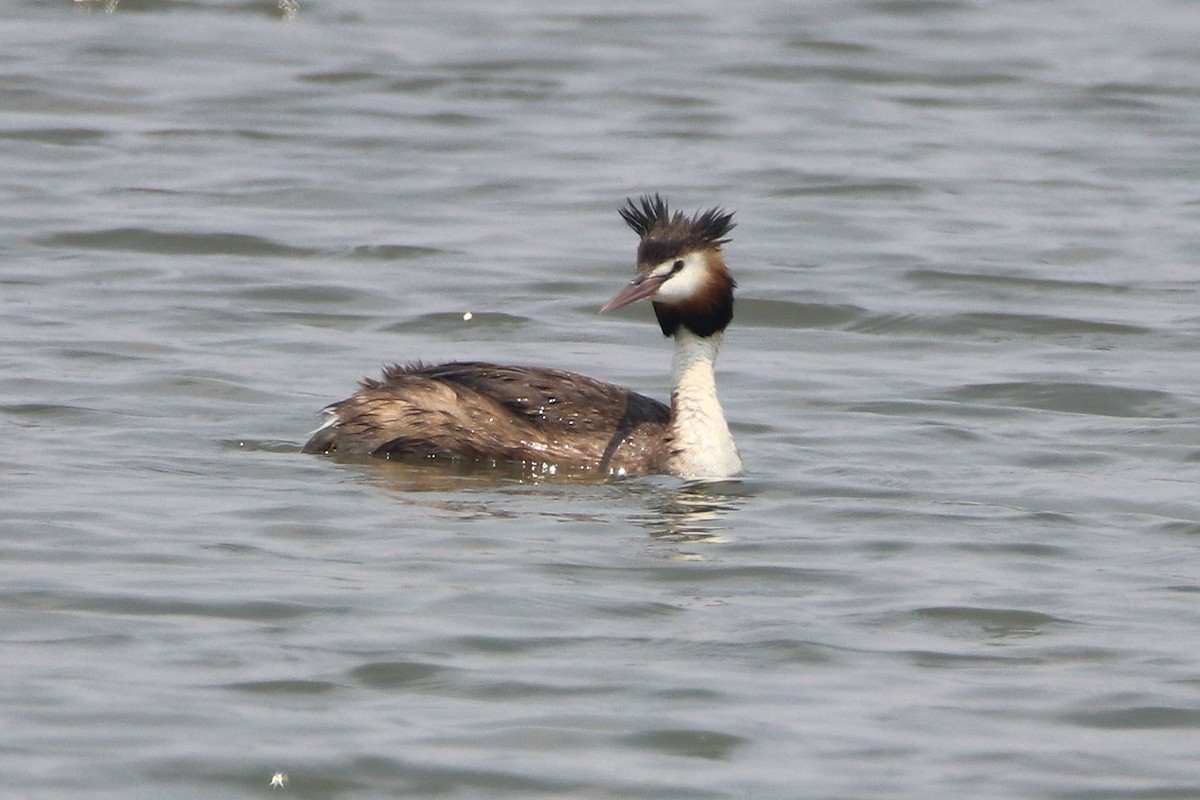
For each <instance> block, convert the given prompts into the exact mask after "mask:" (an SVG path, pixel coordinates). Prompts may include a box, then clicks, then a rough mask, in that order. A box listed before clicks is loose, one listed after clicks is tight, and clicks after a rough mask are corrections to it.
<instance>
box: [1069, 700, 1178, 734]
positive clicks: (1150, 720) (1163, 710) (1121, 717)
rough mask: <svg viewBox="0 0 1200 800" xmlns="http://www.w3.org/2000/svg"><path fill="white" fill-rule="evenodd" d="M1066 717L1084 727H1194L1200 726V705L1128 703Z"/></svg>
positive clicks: (1152, 728)
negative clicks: (1180, 706)
mask: <svg viewBox="0 0 1200 800" xmlns="http://www.w3.org/2000/svg"><path fill="white" fill-rule="evenodd" d="M1064 719H1066V720H1067V721H1068V722H1072V723H1074V724H1075V725H1079V726H1081V727H1084V728H1100V729H1103V730H1175V729H1183V730H1195V729H1197V728H1200V708H1176V707H1174V706H1129V707H1127V708H1114V709H1107V710H1104V711H1083V712H1076V713H1072V714H1066V715H1064Z"/></svg>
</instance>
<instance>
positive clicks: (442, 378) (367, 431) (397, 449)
mask: <svg viewBox="0 0 1200 800" xmlns="http://www.w3.org/2000/svg"><path fill="white" fill-rule="evenodd" d="M621 216H622V217H623V218H624V219H625V221H626V222H627V223H628V224H629V226H630V227H631V228H633V230H634V231H635V232H637V233H638V234H639V235H640V236H641V241H640V243H639V246H638V270H637V274H636V276H635V277H634V279H633V280H632V281H630V282H629V283H628V284H627V285H626V286H625V287H624V289H622V290H621V291H620V292H619V293H618V294H617V295H616V296H615V297H613V298H612V300H610V301H609V302H608V303H607V304H605V306H604V307H603V308H602V309H601V311H602V312H603V311H611V310H614V309H617V308H620V307H622V306H625V305H628V304H630V303H633V302H635V301H637V300H640V299H650V300H651V301H652V302H653V304H654V310H655V313H656V316H657V317H658V321H659V325H660V327H661V329H662V332H663V334H664V335H666V336H670V337H673V338H674V340H675V358H674V365H673V375H674V388H673V391H672V396H671V405H670V406H667V405H665V404H663V403H661V402H659V401H657V400H653V399H651V398H649V397H645V396H644V395H641V394H638V393H636V392H633V391H630V390H629V389H626V388H624V387H621V386H616V385H613V384H610V383H605V382H603V381H598V380H595V379H593V378H589V377H586V376H584V375H579V374H576V373H573V372H566V371H562V370H554V369H545V368H541V367H513V366H502V365H498V364H488V363H482V362H453V363H448V364H438V365H424V364H420V363H415V364H411V365H408V366H392V367H388V368H387V369H385V370H384V372H383V375H382V376H381V377H380V378H378V379H375V378H367V379H364V380H363V381H362V382H361V383H360V386H359V390H358V391H357V392H356V393H355V394H353V395H352V396H350V397H348V398H346V399H345V400H342V401H340V402H337V403H334V404H332V405H330V406H328V407H327V408H326V409H325V411H326V413H327V414H328V415H329V419H328V420H327V422H326V423H325V425H323V426H322V427H321V428H319V429H318V430H317V431H315V432H314V433H313V435H312V437H311V438H310V439H309V440H308V443H307V444H305V446H304V451H305V452H309V453H334V452H336V453H341V454H348V455H371V456H377V457H383V458H400V457H407V458H421V457H449V458H457V459H464V460H471V461H484V462H488V461H490V462H510V463H517V464H525V465H527V466H529V467H531V468H533V469H535V470H537V471H538V472H541V473H543V474H545V473H551V474H553V473H556V472H558V471H560V470H563V471H566V470H585V471H589V472H595V473H597V474H599V475H603V476H609V475H642V474H652V473H667V474H673V475H679V476H681V477H687V478H720V477H727V476H729V475H734V474H736V473H738V472H740V471H741V469H742V461H741V457H740V455H739V454H738V450H737V445H736V444H735V443H734V440H733V436H732V435H731V434H730V432H729V427H728V425H727V423H726V421H725V415H724V412H723V410H722V408H721V404H720V401H719V400H718V398H717V392H716V380H715V374H714V370H713V364H714V362H715V360H716V356H717V351H718V349H719V348H720V344H721V340H722V338H723V332H724V329H725V326H726V325H727V324H728V323H729V321H730V319H731V318H732V316H733V288H734V286H735V283H734V281H733V278H732V277H731V276H730V275H729V272H728V269H727V267H726V266H725V262H724V259H723V257H722V255H721V245H722V244H724V243H725V242H727V241H728V239H724V238H722V237H724V235H725V234H726V233H728V231H729V230H730V229H732V228H733V222H732V216H733V215H732V214H726V213H725V212H724V211H722V210H721V209H719V208H715V209H712V210H710V211H706V212H702V213H697V214H695V215H694V216H692V217H686V216H684V215H683V214H681V213H679V212H675V214H674V215H671V214H670V213H669V212H668V209H667V203H666V201H665V200H663V199H662V198H661V197H659V196H658V195H654V196H653V197H649V196H646V197H643V198H641V202H640V205H639V204H635V203H634V202H633V201H630V202H629V203H628V205H627V206H626V207H624V208H622V209H621Z"/></svg>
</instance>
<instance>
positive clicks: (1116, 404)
mask: <svg viewBox="0 0 1200 800" xmlns="http://www.w3.org/2000/svg"><path fill="white" fill-rule="evenodd" d="M947 397H948V398H949V399H951V400H955V401H958V402H964V403H980V404H991V405H1002V406H1017V407H1019V408H1031V409H1036V410H1039V411H1057V412H1061V413H1066V414H1089V415H1093V416H1100V417H1131V418H1139V419H1174V418H1176V417H1179V416H1182V415H1186V414H1190V413H1193V410H1192V409H1189V408H1184V407H1183V404H1182V403H1181V401H1179V399H1178V398H1176V397H1175V396H1174V395H1172V394H1170V393H1169V392H1163V391H1158V390H1156V389H1130V388H1126V387H1122V386H1106V385H1103V384H1096V383H1073V382H1061V383H1059V382H1035V381H1029V382H1026V381H1022V382H1012V383H984V384H976V385H973V386H964V387H961V388H959V389H955V390H953V391H951V392H949V393H948V394H947Z"/></svg>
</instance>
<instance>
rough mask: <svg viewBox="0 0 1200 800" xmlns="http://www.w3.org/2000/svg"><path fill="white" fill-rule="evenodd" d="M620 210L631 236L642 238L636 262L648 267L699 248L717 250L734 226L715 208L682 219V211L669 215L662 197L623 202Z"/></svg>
mask: <svg viewBox="0 0 1200 800" xmlns="http://www.w3.org/2000/svg"><path fill="white" fill-rule="evenodd" d="M625 203H626V204H625V206H624V207H622V208H621V209H620V213H621V219H623V220H625V224H627V225H628V226H629V227H630V228H632V229H633V231H634V233H636V234H637V235H638V236H640V237H642V244H641V246H640V247H639V248H638V261H640V262H642V263H648V262H650V261H655V262H657V261H661V260H664V259H666V258H671V257H672V256H674V255H677V254H679V253H684V252H687V251H689V250H697V249H700V248H702V247H720V246H721V245H723V244H725V243H726V242H728V241H729V239H728V238H727V236H726V235H727V234H728V233H729V232H730V231H731V230H733V228H734V226H735V225H736V224H737V223H735V222H734V221H733V212H731V211H726V210H725V209H723V208H721V207H720V206H717V207H715V208H710V209H708V210H707V211H697V212H696V213H695V214H693V215H692V216H690V217H688V216H685V215H684V213H683V212H682V211H676V212H675V213H674V214H672V213H671V211H670V209H669V208H668V207H667V200H666V198H664V197H663V196H662V195H660V194H658V193H655V194H653V195H649V194H644V195H642V196H641V197H640V198H638V200H637V201H634V200H633V199H631V198H627V199H626V201H625Z"/></svg>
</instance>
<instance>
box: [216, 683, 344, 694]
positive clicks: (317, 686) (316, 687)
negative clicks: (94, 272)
mask: <svg viewBox="0 0 1200 800" xmlns="http://www.w3.org/2000/svg"><path fill="white" fill-rule="evenodd" d="M225 688H226V689H233V690H234V691H238V692H249V693H251V694H266V695H276V694H282V695H314V694H328V693H329V692H332V691H334V690H335V689H338V688H339V687H338V685H337V684H336V683H330V682H329V681H305V680H277V681H244V682H241V683H227V684H225Z"/></svg>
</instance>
